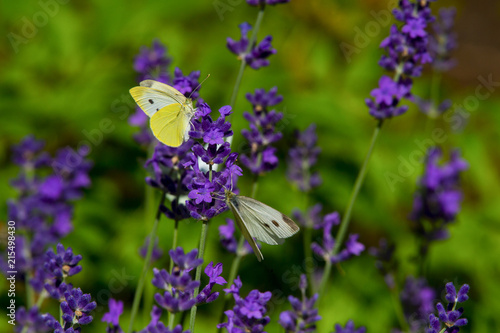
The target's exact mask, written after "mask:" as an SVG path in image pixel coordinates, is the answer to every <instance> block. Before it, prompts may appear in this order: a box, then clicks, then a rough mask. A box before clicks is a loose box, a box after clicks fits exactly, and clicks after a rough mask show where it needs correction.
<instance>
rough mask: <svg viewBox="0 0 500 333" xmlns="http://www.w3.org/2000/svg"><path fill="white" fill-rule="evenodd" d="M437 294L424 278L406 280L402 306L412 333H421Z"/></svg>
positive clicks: (402, 293) (402, 294)
mask: <svg viewBox="0 0 500 333" xmlns="http://www.w3.org/2000/svg"><path fill="white" fill-rule="evenodd" d="M435 297H436V292H435V291H434V289H432V288H431V287H429V286H428V285H427V281H426V280H425V279H424V278H418V279H416V278H413V277H411V276H410V277H408V278H406V282H405V286H404V288H403V290H402V291H401V293H400V299H401V304H402V305H403V311H404V314H405V317H406V321H407V322H408V324H409V326H410V331H411V332H421V331H422V330H423V329H424V328H425V327H424V326H425V325H426V320H427V318H428V317H429V314H431V313H432V311H433V308H434V304H433V302H434V299H435Z"/></svg>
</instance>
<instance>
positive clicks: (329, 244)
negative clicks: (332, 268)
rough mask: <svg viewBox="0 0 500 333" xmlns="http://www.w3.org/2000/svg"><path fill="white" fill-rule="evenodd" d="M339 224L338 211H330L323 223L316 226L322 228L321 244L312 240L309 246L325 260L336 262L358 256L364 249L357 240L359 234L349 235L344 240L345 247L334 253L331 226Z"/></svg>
mask: <svg viewBox="0 0 500 333" xmlns="http://www.w3.org/2000/svg"><path fill="white" fill-rule="evenodd" d="M339 224H340V216H339V214H338V213H336V212H335V213H332V214H328V215H326V216H325V218H324V219H323V224H322V225H321V226H316V228H317V229H319V228H323V244H322V245H319V244H318V243H316V242H314V243H312V244H311V248H312V250H313V251H314V253H316V254H317V255H318V256H320V257H322V258H323V260H325V261H330V262H331V263H338V262H341V261H345V260H347V259H349V258H351V257H352V256H353V255H355V256H359V255H360V254H361V252H363V251H364V249H365V246H364V245H363V244H361V243H359V242H358V237H359V235H357V234H353V235H349V237H348V238H347V240H346V242H345V249H343V250H342V251H340V252H339V253H338V254H334V248H335V239H334V238H333V236H332V228H333V226H334V225H339Z"/></svg>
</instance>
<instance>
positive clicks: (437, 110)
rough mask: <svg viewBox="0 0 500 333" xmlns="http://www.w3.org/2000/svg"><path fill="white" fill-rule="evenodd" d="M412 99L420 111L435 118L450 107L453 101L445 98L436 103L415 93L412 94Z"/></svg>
mask: <svg viewBox="0 0 500 333" xmlns="http://www.w3.org/2000/svg"><path fill="white" fill-rule="evenodd" d="M413 101H414V102H415V104H416V105H417V106H418V109H419V110H420V111H422V113H425V114H426V115H428V116H429V117H431V118H437V117H438V116H440V115H442V114H443V113H445V112H446V111H447V110H449V109H450V107H451V106H452V103H453V102H452V101H451V100H450V99H445V100H444V101H442V102H441V104H439V105H437V104H436V103H435V102H434V101H433V100H427V99H422V98H420V97H418V96H416V95H413Z"/></svg>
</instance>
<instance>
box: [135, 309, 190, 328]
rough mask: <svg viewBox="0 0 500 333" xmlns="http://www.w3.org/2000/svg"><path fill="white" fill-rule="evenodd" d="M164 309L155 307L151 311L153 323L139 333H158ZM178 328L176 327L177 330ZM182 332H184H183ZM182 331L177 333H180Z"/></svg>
mask: <svg viewBox="0 0 500 333" xmlns="http://www.w3.org/2000/svg"><path fill="white" fill-rule="evenodd" d="M162 312H163V311H162V309H161V308H159V307H157V306H156V305H153V309H152V310H151V321H150V322H149V324H148V325H147V326H146V328H144V329H142V330H140V331H139V332H138V333H158V329H159V328H158V324H159V323H160V317H161V314H162ZM177 327H178V326H176V327H175V329H177ZM181 331H182V330H181ZM178 332H180V331H177V332H176V333H178Z"/></svg>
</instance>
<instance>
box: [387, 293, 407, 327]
mask: <svg viewBox="0 0 500 333" xmlns="http://www.w3.org/2000/svg"><path fill="white" fill-rule="evenodd" d="M398 290H399V289H398V288H397V287H394V288H391V299H392V303H393V304H394V310H395V311H396V317H397V318H398V322H399V326H400V327H401V330H402V331H403V332H409V331H410V328H409V327H408V322H407V321H406V318H405V315H404V312H403V307H402V305H401V300H400V299H399V291H398Z"/></svg>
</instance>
